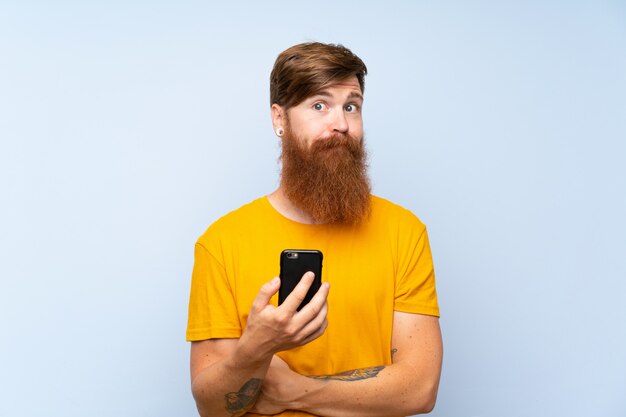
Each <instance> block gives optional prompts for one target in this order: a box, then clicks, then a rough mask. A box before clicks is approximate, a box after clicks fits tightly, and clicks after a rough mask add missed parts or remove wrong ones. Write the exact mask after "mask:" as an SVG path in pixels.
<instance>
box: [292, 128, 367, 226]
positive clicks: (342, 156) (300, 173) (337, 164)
mask: <svg viewBox="0 0 626 417" xmlns="http://www.w3.org/2000/svg"><path fill="white" fill-rule="evenodd" d="M281 159H282V174H281V186H282V188H283V190H284V191H285V194H286V195H287V198H289V200H290V201H291V202H292V203H293V204H294V205H296V206H297V207H298V208H300V209H301V210H304V211H305V212H306V213H307V214H309V215H310V216H311V217H312V218H313V220H314V221H315V222H316V223H343V224H357V223H359V222H360V221H362V220H363V219H365V218H366V217H367V216H368V215H369V212H370V191H371V187H370V182H369V178H368V176H367V154H366V152H365V148H364V146H363V141H362V140H359V139H357V138H354V137H351V136H348V135H344V134H335V135H334V136H332V137H330V138H328V139H319V140H315V141H313V142H312V143H311V146H310V147H309V148H306V144H305V142H304V140H302V139H301V138H298V137H296V136H295V135H293V134H292V133H291V131H290V129H289V128H288V127H287V128H286V129H285V133H284V136H283V142H282V153H281Z"/></svg>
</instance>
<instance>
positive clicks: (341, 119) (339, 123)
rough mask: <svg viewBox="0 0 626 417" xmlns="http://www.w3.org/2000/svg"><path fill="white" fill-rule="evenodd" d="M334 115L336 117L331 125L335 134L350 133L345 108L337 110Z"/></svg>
mask: <svg viewBox="0 0 626 417" xmlns="http://www.w3.org/2000/svg"><path fill="white" fill-rule="evenodd" d="M333 113H334V116H333V121H332V125H331V127H332V130H333V132H340V133H346V132H347V131H348V119H346V115H345V113H344V111H343V108H341V109H336V110H335V111H334V112H333Z"/></svg>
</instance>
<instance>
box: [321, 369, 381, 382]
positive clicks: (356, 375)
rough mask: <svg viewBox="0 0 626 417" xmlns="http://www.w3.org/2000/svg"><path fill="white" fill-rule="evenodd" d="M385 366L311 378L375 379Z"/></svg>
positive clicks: (337, 379) (341, 379) (340, 379)
mask: <svg viewBox="0 0 626 417" xmlns="http://www.w3.org/2000/svg"><path fill="white" fill-rule="evenodd" d="M383 368H384V366H372V367H370V368H361V369H353V370H351V371H346V372H340V373H338V374H334V375H314V376H310V377H309V378H314V379H327V380H336V381H358V380H360V379H368V378H375V377H376V376H377V375H378V373H379V372H380V371H381V370H382V369H383Z"/></svg>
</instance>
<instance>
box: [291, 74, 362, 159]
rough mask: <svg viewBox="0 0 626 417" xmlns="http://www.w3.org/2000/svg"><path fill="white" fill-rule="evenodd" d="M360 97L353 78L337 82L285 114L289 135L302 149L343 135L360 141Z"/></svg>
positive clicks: (359, 90)
mask: <svg viewBox="0 0 626 417" xmlns="http://www.w3.org/2000/svg"><path fill="white" fill-rule="evenodd" d="M362 106H363V95H362V94H361V88H360V86H359V82H358V80H357V78H356V76H352V77H351V78H347V79H345V80H343V81H339V82H337V83H335V84H332V85H331V86H329V87H327V88H326V89H324V90H322V91H320V92H319V93H317V94H315V95H313V96H311V97H309V98H307V99H305V100H304V101H303V102H301V103H300V104H298V105H297V106H294V107H292V108H290V109H289V110H288V111H287V114H286V119H287V120H288V124H289V130H290V132H291V133H292V134H293V135H294V136H296V137H298V138H300V139H301V140H302V141H303V142H304V143H301V146H302V147H303V148H310V146H311V144H312V143H313V142H315V141H320V140H322V141H323V140H328V139H329V138H331V137H333V136H336V135H337V134H343V135H345V136H349V137H352V138H355V139H357V140H359V141H361V140H362V139H363V120H362V117H361V108H362Z"/></svg>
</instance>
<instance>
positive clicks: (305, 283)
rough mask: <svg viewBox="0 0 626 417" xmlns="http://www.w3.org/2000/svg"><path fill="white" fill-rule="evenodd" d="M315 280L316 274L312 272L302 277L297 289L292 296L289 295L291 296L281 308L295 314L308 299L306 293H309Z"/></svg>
mask: <svg viewBox="0 0 626 417" xmlns="http://www.w3.org/2000/svg"><path fill="white" fill-rule="evenodd" d="M314 279H315V274H314V273H313V272H311V271H309V272H306V273H305V274H304V275H302V279H301V280H300V282H298V285H296V288H294V289H293V291H292V292H291V294H289V296H288V297H287V298H286V299H285V301H284V302H283V304H282V305H281V307H282V308H284V309H285V310H288V311H291V312H295V311H296V310H297V309H298V307H299V306H300V304H302V301H303V300H304V298H305V297H306V293H307V292H308V291H309V288H310V287H311V284H313V280H314Z"/></svg>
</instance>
